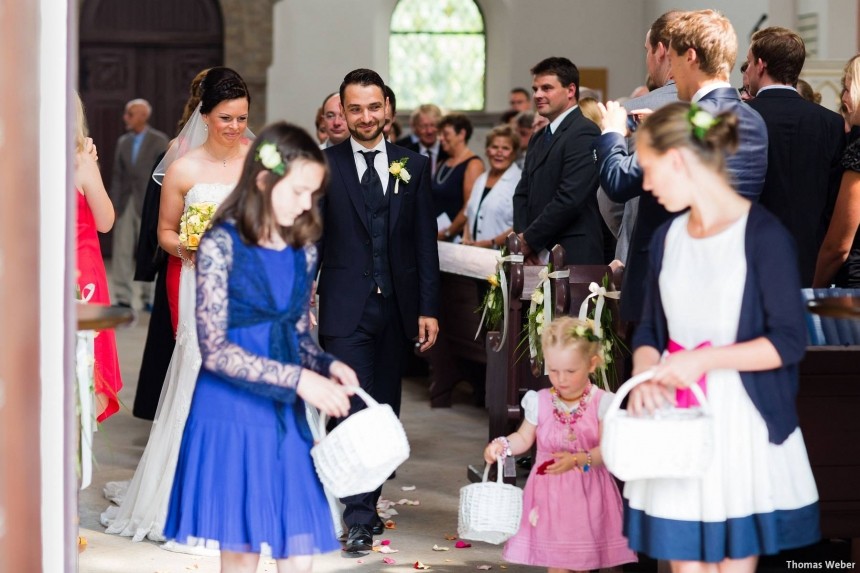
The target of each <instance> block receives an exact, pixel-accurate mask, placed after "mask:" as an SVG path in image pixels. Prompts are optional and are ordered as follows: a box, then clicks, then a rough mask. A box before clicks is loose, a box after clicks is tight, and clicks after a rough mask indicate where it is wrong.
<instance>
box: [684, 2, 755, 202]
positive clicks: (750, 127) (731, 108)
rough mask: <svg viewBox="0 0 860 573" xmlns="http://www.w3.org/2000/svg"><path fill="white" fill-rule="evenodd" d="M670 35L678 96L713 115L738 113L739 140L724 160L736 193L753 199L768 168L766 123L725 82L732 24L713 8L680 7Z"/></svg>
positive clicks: (732, 50) (734, 44)
mask: <svg viewBox="0 0 860 573" xmlns="http://www.w3.org/2000/svg"><path fill="white" fill-rule="evenodd" d="M669 35H670V37H671V38H672V40H671V45H670V48H671V49H670V50H669V62H670V64H671V66H672V77H673V78H675V84H676V85H677V87H678V99H680V100H682V101H689V102H693V103H696V104H697V105H698V106H699V107H701V108H702V109H704V110H705V111H708V112H709V113H711V114H713V115H718V114H720V113H723V112H731V113H734V114H736V115H737V117H738V129H739V132H740V143H739V146H738V150H737V152H735V153H734V154H733V155H730V156H729V157H728V159H727V161H726V164H727V167H728V170H729V175H730V176H731V180H732V185H733V186H734V188H735V189H736V190H737V191H738V193H740V194H741V195H743V196H744V197H746V198H748V199H751V200H753V201H758V198H759V195H761V190H762V188H763V187H764V176H765V173H766V172H767V143H768V138H767V126H765V123H764V120H763V119H762V118H761V116H760V115H759V114H758V112H757V111H755V110H754V109H753V108H751V107H750V106H748V105H746V104H745V103H744V102H742V101H741V97H740V94H738V90H736V89H735V88H733V87H732V86H731V84H730V83H729V74H730V73H731V71H732V68H733V67H734V65H735V60H736V59H737V55H738V37H737V35H736V34H735V29H734V28H733V27H732V23H731V22H729V20H728V18H726V17H725V16H723V15H722V14H720V13H719V12H717V11H715V10H697V11H694V12H684V13H683V14H681V15H680V16H678V18H676V19H675V20H674V21H673V22H672V25H671V26H670V28H669Z"/></svg>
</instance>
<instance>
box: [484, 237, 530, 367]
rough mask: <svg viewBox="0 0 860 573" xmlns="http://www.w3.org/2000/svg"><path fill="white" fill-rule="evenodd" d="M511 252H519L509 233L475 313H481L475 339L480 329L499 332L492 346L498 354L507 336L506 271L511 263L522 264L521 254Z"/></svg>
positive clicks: (517, 243)
mask: <svg viewBox="0 0 860 573" xmlns="http://www.w3.org/2000/svg"><path fill="white" fill-rule="evenodd" d="M512 251H514V252H516V251H519V239H517V237H516V235H514V234H513V233H511V235H509V236H508V243H507V246H506V247H505V248H503V249H502V251H501V254H500V255H499V258H498V260H497V261H496V272H495V273H494V274H492V275H490V276H488V277H487V282H488V283H489V284H490V288H489V289H488V290H487V293H486V294H485V295H484V298H483V300H482V301H481V304H480V306H479V307H478V308H477V309H476V310H475V312H480V313H481V321H480V324H479V325H478V331H477V332H475V339H476V340H477V338H478V336H480V334H481V329H482V328H485V327H486V329H487V331H488V332H491V331H499V330H500V331H501V333H502V335H501V337H500V339H499V342H498V344H497V345H495V346H493V347H492V349H493V351H494V352H499V351H501V349H502V348H503V347H504V346H505V340H506V339H507V334H508V314H509V312H510V309H509V308H508V298H509V296H510V291H511V289H510V285H509V284H508V278H507V271H508V270H509V267H510V264H511V263H522V262H523V255H522V254H518V253H515V254H511V253H512Z"/></svg>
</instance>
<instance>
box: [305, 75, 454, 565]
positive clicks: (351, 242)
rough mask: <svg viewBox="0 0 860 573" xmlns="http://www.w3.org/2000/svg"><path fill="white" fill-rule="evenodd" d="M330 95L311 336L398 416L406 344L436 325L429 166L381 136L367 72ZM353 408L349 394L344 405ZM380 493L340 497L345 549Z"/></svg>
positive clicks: (428, 342)
mask: <svg viewBox="0 0 860 573" xmlns="http://www.w3.org/2000/svg"><path fill="white" fill-rule="evenodd" d="M340 101H341V105H342V107H343V112H344V116H345V118H346V124H347V128H348V129H349V133H350V138H349V139H347V140H346V141H344V142H343V143H340V144H338V145H335V146H333V147H330V148H328V149H326V150H325V154H326V157H327V159H328V162H329V166H330V170H331V174H330V177H329V183H328V188H327V190H326V194H325V196H324V198H323V200H322V202H321V210H322V217H323V229H324V235H323V238H322V240H321V241H320V247H319V248H320V264H321V269H320V278H319V289H318V290H319V295H320V324H319V334H320V342H321V343H322V345H323V347H324V348H325V349H326V351H327V352H330V353H332V354H334V355H335V356H337V357H338V358H339V359H340V360H343V361H344V362H345V363H346V364H348V365H349V366H351V367H352V368H353V369H354V370H355V373H356V374H357V375H358V379H359V381H360V383H361V387H362V388H364V389H365V390H367V392H368V393H369V394H370V395H371V396H373V398H375V399H376V400H377V401H379V402H380V403H383V404H390V405H391V407H392V408H393V409H394V411H395V412H396V413H397V414H399V413H400V384H401V379H400V372H401V361H402V358H403V356H404V354H405V352H406V351H407V349H408V348H409V347H410V346H411V344H410V341H415V344H416V346H418V347H419V348H420V350H421V351H422V352H423V351H425V350H427V349H429V348H430V347H431V346H433V344H434V343H435V342H436V334H437V333H438V331H439V325H438V322H437V319H436V317H437V316H438V312H437V309H438V291H439V255H438V253H437V250H436V221H435V217H434V216H433V203H432V197H431V195H430V167H429V165H428V163H427V158H426V157H424V156H422V155H419V154H418V153H415V152H413V151H410V150H408V149H404V148H402V147H398V146H397V145H393V144H391V143H387V142H386V141H385V140H384V138H383V134H382V129H383V127H384V126H385V117H386V113H387V111H388V106H389V103H388V99H387V98H386V97H385V85H384V84H383V82H382V78H380V77H379V75H378V74H377V73H376V72H374V71H373V70H367V69H358V70H354V71H352V72H350V73H349V74H347V75H346V77H345V78H344V80H343V83H342V84H341V86H340ZM398 168H399V170H398ZM363 407H364V403H363V402H361V400H359V399H358V398H353V402H352V412H355V411H357V410H360V409H361V408H363ZM367 439H368V440H370V439H373V438H372V436H367ZM380 447H384V445H381V446H380ZM381 492H382V487H381V486H380V487H379V488H377V489H376V491H372V492H367V493H364V494H358V495H354V496H351V497H347V498H344V499H343V500H341V501H343V503H344V504H345V505H346V509H345V510H344V513H343V520H344V522H345V523H346V525H347V527H348V528H349V535H348V537H347V540H346V546H345V547H344V550H345V551H347V552H349V553H357V552H360V551H369V550H370V549H371V547H372V543H373V535H374V534H376V535H379V534H381V533H382V531H383V529H384V526H383V524H382V520H381V519H379V516H378V515H377V513H376V502H377V500H378V499H379V495H380V493H381Z"/></svg>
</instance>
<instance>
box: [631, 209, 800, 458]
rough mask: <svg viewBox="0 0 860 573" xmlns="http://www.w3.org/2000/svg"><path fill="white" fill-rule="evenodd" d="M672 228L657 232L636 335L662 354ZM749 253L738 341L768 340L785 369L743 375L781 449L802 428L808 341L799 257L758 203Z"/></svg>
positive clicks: (749, 229)
mask: <svg viewBox="0 0 860 573" xmlns="http://www.w3.org/2000/svg"><path fill="white" fill-rule="evenodd" d="M671 224H672V221H668V222H666V223H665V224H663V225H662V226H661V227H660V228H659V229H657V231H656V233H655V235H654V238H653V240H652V241H651V253H650V254H651V268H650V272H649V276H648V280H647V282H646V285H645V288H646V291H645V293H646V294H645V307H644V308H643V311H642V322H641V324H640V325H639V327H638V328H637V329H636V333H635V334H634V336H633V348H634V349H636V348H638V347H640V346H651V347H653V348H656V349H658V350H660V351H661V352H662V350H663V349H665V348H666V345H667V343H668V338H669V336H668V331H667V330H668V329H667V326H666V316H665V314H664V311H663V303H662V300H661V298H660V285H659V283H658V277H659V276H660V269H661V268H662V263H663V253H664V251H665V242H666V234H667V233H668V231H669V226H670V225H671ZM744 249H745V252H746V259H747V275H746V281H745V283H744V293H743V299H742V301H741V314H740V319H739V321H738V334H737V342H746V341H748V340H753V339H755V338H758V337H760V336H764V337H765V338H767V339H768V340H770V342H771V343H772V344H773V346H774V348H776V351H777V352H778V353H779V356H780V358H781V359H782V366H780V367H779V368H775V369H773V370H763V371H758V372H741V373H740V375H741V380H742V381H743V385H744V388H745V389H746V391H747V394H749V397H750V399H751V400H752V402H753V404H754V405H755V407H756V408H757V409H758V411H759V413H760V414H761V416H762V418H764V421H765V423H766V424H767V429H768V435H769V438H770V441H771V442H772V443H774V444H781V443H782V442H784V441H785V440H786V438H788V436H789V435H790V434H791V433H792V432H793V431H794V429H795V428H797V426H798V418H797V409H796V405H795V399H796V397H797V388H798V363H799V362H800V359H801V358H803V354H804V352H805V351H806V340H807V337H806V323H805V318H804V308H805V307H804V302H803V297H802V295H801V292H800V274H799V272H798V270H797V255H796V254H795V247H794V241H793V239H792V238H791V236H790V235H789V234H788V231H786V230H785V228H784V227H783V226H782V224H781V223H780V222H779V221H778V220H777V219H776V217H774V216H773V215H772V214H770V212H769V211H767V210H766V209H765V208H764V207H762V206H760V205H757V204H755V203H753V204H752V206H751V207H750V212H749V217H748V219H747V227H746V234H745V247H744Z"/></svg>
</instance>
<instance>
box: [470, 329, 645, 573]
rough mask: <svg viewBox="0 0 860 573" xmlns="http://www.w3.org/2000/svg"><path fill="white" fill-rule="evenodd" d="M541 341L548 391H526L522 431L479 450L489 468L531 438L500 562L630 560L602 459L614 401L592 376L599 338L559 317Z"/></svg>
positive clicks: (556, 569) (553, 570) (555, 567)
mask: <svg viewBox="0 0 860 573" xmlns="http://www.w3.org/2000/svg"><path fill="white" fill-rule="evenodd" d="M542 344H543V352H544V360H545V362H546V366H547V371H548V372H549V380H550V383H551V384H552V388H547V389H544V390H540V391H539V392H535V391H530V392H528V393H526V395H525V396H524V397H523V402H522V405H523V409H524V410H525V420H524V421H523V423H522V424H521V425H520V428H519V429H518V430H517V431H516V432H514V433H513V434H511V435H509V436H507V437H499V438H496V439H495V440H493V441H492V442H490V443H489V445H487V447H486V449H485V450H484V459H485V460H486V461H487V463H494V462H495V461H496V460H497V459H498V458H499V457H500V456H505V455H518V454H522V453H525V452H527V451H528V450H529V449H530V448H531V447H532V444H534V443H535V440H537V455H536V457H535V460H534V466H533V468H532V471H531V474H530V475H529V479H528V481H527V482H526V487H525V490H524V492H523V517H522V521H521V522H520V529H519V531H518V532H517V534H516V535H514V536H513V537H512V538H511V539H510V540H508V543H507V544H506V545H505V550H504V553H503V557H504V558H505V559H506V560H508V561H510V562H512V563H522V564H525V565H538V566H543V567H547V568H548V571H549V573H563V572H566V571H589V570H591V569H600V568H608V567H614V566H616V565H621V564H623V563H631V562H635V561H636V560H637V559H636V554H635V553H634V552H633V551H631V550H630V549H629V548H628V547H627V540H626V539H625V538H624V536H623V535H622V534H621V522H622V519H621V516H622V508H621V495H620V494H619V493H618V488H617V487H616V485H615V481H614V480H613V478H612V476H611V475H609V472H608V471H607V470H606V468H605V467H604V465H603V458H602V457H601V455H600V445H599V444H600V423H601V422H600V419H601V418H602V417H603V413H604V412H605V411H606V409H607V408H608V407H609V404H610V403H611V402H612V394H611V393H609V392H605V391H603V390H601V389H600V388H598V387H596V386H595V385H593V384H592V383H591V379H590V375H591V374H592V373H594V371H595V369H596V368H597V367H598V366H599V365H600V356H599V354H598V352H599V349H600V341H599V339H598V338H597V337H596V336H595V335H594V332H593V331H592V330H591V328H590V327H589V326H588V324H587V323H585V322H581V321H579V320H576V319H573V318H571V317H568V316H565V317H560V318H557V319H555V320H553V321H552V322H551V323H550V324H549V325H548V326H547V328H546V330H545V331H544V333H543V337H542Z"/></svg>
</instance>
